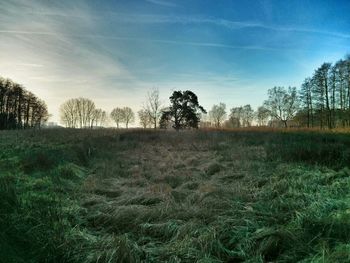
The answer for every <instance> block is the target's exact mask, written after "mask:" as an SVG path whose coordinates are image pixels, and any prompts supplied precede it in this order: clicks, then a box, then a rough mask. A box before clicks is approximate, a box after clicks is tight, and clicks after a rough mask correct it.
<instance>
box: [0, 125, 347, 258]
mask: <svg viewBox="0 0 350 263" xmlns="http://www.w3.org/2000/svg"><path fill="white" fill-rule="evenodd" d="M349 146H350V137H349V135H348V134H347V133H334V132H332V133H331V132H320V131H286V130H263V129H260V130H255V129H251V130H234V131H213V130H211V131H182V132H170V131H152V130H148V131H144V130H131V131H125V130H124V131H117V130H114V129H102V130H70V129H57V130H41V131H37V130H30V131H4V132H0V147H1V151H0V190H1V191H0V200H2V201H1V202H2V205H1V207H0V214H1V218H0V255H1V258H0V261H2V262H350V170H349V169H348V164H349V161H350V147H349Z"/></svg>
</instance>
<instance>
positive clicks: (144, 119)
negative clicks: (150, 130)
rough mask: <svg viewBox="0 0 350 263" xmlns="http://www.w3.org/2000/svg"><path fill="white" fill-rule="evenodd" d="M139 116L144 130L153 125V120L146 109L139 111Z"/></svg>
mask: <svg viewBox="0 0 350 263" xmlns="http://www.w3.org/2000/svg"><path fill="white" fill-rule="evenodd" d="M137 115H138V116H139V120H140V124H141V126H142V127H143V128H144V129H146V128H147V127H149V126H150V125H152V119H151V117H150V114H149V112H148V111H147V110H146V109H142V110H139V111H138V112H137Z"/></svg>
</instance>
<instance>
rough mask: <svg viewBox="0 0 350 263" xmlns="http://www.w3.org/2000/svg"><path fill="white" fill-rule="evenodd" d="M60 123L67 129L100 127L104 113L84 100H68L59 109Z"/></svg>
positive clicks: (90, 102)
mask: <svg viewBox="0 0 350 263" xmlns="http://www.w3.org/2000/svg"><path fill="white" fill-rule="evenodd" d="M60 117H61V121H62V122H63V123H64V124H65V125H66V127H69V128H93V127H94V125H96V126H97V125H100V126H101V125H102V122H101V120H102V119H104V120H105V119H106V113H105V112H104V111H103V110H101V109H96V107H95V103H94V102H93V101H92V100H90V99H86V98H75V99H69V100H67V101H66V102H64V103H63V104H62V105H61V107H60Z"/></svg>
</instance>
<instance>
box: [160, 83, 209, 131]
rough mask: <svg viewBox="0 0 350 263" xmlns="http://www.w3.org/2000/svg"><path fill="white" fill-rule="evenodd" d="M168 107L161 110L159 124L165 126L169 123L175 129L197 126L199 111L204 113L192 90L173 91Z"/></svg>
mask: <svg viewBox="0 0 350 263" xmlns="http://www.w3.org/2000/svg"><path fill="white" fill-rule="evenodd" d="M170 103H171V105H170V106H169V108H168V109H165V110H163V113H162V116H161V119H160V126H161V128H166V127H167V125H168V124H169V123H170V124H172V127H173V128H174V129H175V130H177V131H178V130H180V129H185V128H198V123H199V121H200V113H201V112H202V113H206V111H205V109H204V108H203V107H202V106H200V105H199V103H198V98H197V95H196V94H194V93H193V92H192V91H189V90H187V91H174V92H173V94H172V95H171V97H170Z"/></svg>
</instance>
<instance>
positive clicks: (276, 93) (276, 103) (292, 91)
mask: <svg viewBox="0 0 350 263" xmlns="http://www.w3.org/2000/svg"><path fill="white" fill-rule="evenodd" d="M268 95H269V98H268V99H267V100H266V101H265V102H264V107H265V108H266V109H268V110H269V112H270V115H271V117H272V118H274V119H276V120H279V121H281V122H282V123H283V124H284V126H285V127H288V121H289V120H291V119H292V118H293V117H294V116H295V114H296V112H297V110H298V101H297V92H296V88H294V87H293V88H292V87H289V88H288V90H287V89H285V88H284V87H274V88H272V89H269V90H268Z"/></svg>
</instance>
